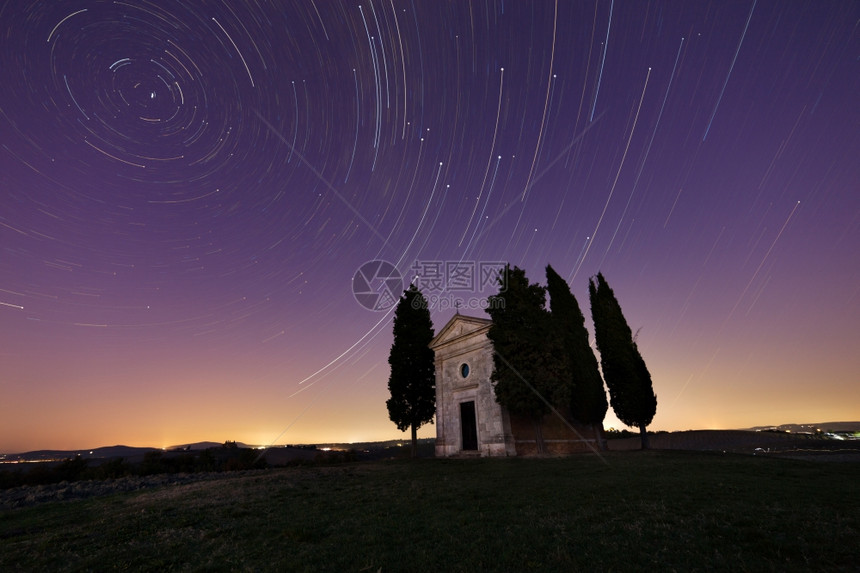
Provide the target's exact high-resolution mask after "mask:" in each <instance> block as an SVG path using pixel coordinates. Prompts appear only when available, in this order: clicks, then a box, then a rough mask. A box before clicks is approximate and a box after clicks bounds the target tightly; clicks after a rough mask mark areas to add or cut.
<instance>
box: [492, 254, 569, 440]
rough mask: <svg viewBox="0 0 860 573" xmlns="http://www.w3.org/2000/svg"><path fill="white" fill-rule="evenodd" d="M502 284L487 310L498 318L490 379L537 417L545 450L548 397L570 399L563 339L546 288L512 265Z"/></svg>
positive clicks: (501, 397) (499, 392)
mask: <svg viewBox="0 0 860 573" xmlns="http://www.w3.org/2000/svg"><path fill="white" fill-rule="evenodd" d="M499 287H500V288H499V293H498V294H496V295H493V296H491V297H490V299H489V305H488V306H489V308H488V309H487V313H488V314H489V315H490V318H492V319H493V325H492V326H491V327H490V330H489V332H488V333H487V336H488V337H489V339H490V340H491V341H492V343H493V349H494V353H493V373H492V376H491V378H490V379H491V380H492V382H493V389H494V391H495V395H496V401H497V402H498V403H499V404H501V405H502V406H504V407H505V408H507V409H508V410H509V411H510V412H511V413H514V414H518V415H522V416H524V417H527V418H529V419H531V421H532V423H533V425H534V430H535V441H536V443H537V449H538V452H543V451H544V442H543V435H542V433H541V420H542V418H543V417H544V416H545V415H546V414H547V413H549V412H550V408H549V406H548V405H547V402H548V403H549V404H553V405H555V404H557V403H559V402H561V401H564V400H566V399H568V398H569V394H565V388H564V387H563V384H562V383H563V382H564V380H565V379H566V367H567V365H566V362H565V361H563V360H561V359H560V357H561V356H562V345H561V341H560V340H559V338H558V337H557V336H554V328H553V324H552V321H551V320H550V315H549V313H548V312H547V310H546V308H545V305H546V289H545V288H544V287H542V286H540V285H539V284H536V283H535V284H529V281H528V278H527V277H526V273H525V271H523V270H522V269H520V268H517V267H514V268H513V269H511V268H510V265H506V266H505V268H504V270H503V271H502V273H501V275H500V277H499ZM544 400H546V402H545V401H544Z"/></svg>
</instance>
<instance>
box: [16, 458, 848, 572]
mask: <svg viewBox="0 0 860 573" xmlns="http://www.w3.org/2000/svg"><path fill="white" fill-rule="evenodd" d="M198 477H199V476H198ZM858 534H860V463H854V462H845V463H816V462H809V461H804V460H792V459H781V458H772V457H768V456H761V455H759V456H750V455H737V454H731V453H727V454H722V453H708V452H679V451H650V452H637V451H630V452H607V453H606V454H604V455H602V457H598V456H596V455H593V454H584V455H579V456H573V457H566V458H541V459H470V460H459V459H458V460H436V459H421V460H415V461H411V460H393V461H376V462H358V463H345V464H340V465H336V466H331V467H295V468H283V469H270V470H260V471H250V472H244V473H229V474H220V475H219V476H212V477H210V478H205V479H197V480H192V479H189V481H186V482H183V483H175V484H172V485H171V484H168V483H165V484H162V485H152V486H149V487H145V488H143V489H140V490H137V491H126V492H118V493H112V494H111V493H104V494H100V495H97V496H94V497H89V498H86V499H75V500H71V501H50V502H43V503H40V504H37V505H31V506H28V507H18V508H12V509H5V510H2V512H0V570H2V571H54V570H99V571H103V570H115V569H127V570H151V571H163V570H180V571H182V570H194V571H196V570H225V571H226V570H252V571H609V570H614V571H657V570H659V571H670V570H677V571H690V570H720V571H840V570H844V571H855V570H857V564H858V563H860V549H858V544H857V539H858V537H860V535H858Z"/></svg>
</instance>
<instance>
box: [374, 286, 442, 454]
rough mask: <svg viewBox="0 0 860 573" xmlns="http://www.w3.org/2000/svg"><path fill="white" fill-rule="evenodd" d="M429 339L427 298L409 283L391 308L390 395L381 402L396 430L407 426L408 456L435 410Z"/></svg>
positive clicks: (403, 429)
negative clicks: (410, 440) (410, 438)
mask: <svg viewBox="0 0 860 573" xmlns="http://www.w3.org/2000/svg"><path fill="white" fill-rule="evenodd" d="M432 339H433V322H432V321H431V320H430V310H429V309H428V306H427V299H425V298H424V295H423V294H421V291H420V290H419V289H418V288H417V287H416V286H415V285H411V286H410V287H409V289H408V290H406V291H404V292H403V296H402V297H401V298H400V301H399V302H398V303H397V308H396V309H395V310H394V342H393V343H392V345H391V352H390V354H389V356H388V363H389V364H390V365H391V375H390V376H389V378H388V390H389V392H390V393H391V398H389V399H388V401H387V402H386V403H385V404H386V406H387V407H388V417H389V418H390V419H391V421H392V422H394V424H395V425H396V426H397V429H398V430H400V431H401V432H405V431H406V430H408V429H410V428H411V430H412V457H415V456H416V455H417V452H418V449H417V447H418V446H417V439H418V435H417V433H418V428H420V427H421V426H423V425H424V424H426V423H428V422H431V421H432V420H433V416H434V415H435V413H436V357H435V354H434V353H433V350H431V349H430V346H429V344H430V341H431V340H432Z"/></svg>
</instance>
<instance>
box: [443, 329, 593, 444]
mask: <svg viewBox="0 0 860 573" xmlns="http://www.w3.org/2000/svg"><path fill="white" fill-rule="evenodd" d="M492 324H493V323H492V321H491V320H489V319H486V318H478V317H473V316H465V315H462V314H459V313H457V314H455V315H454V316H453V317H452V318H451V320H449V321H448V323H447V324H446V325H445V326H444V327H443V328H442V330H441V331H439V334H437V335H436V336H435V337H434V338H433V340H431V341H430V348H431V349H433V351H434V352H435V353H436V457H450V456H469V455H473V456H516V455H528V454H534V453H536V451H537V443H536V440H535V432H534V424H533V422H532V421H531V420H526V419H522V418H519V417H517V416H512V415H511V414H510V413H509V412H508V411H507V410H506V409H505V408H503V407H502V406H501V405H499V403H498V402H496V396H495V392H494V390H493V385H492V383H491V382H490V375H491V374H492V373H493V343H492V342H491V341H490V339H489V338H488V337H487V332H488V331H489V330H490V326H492ZM568 424H570V422H563V421H562V420H560V419H559V418H558V416H556V415H552V414H550V415H548V416H546V417H545V418H544V420H543V422H542V424H541V429H542V434H543V438H544V445H545V451H546V452H547V453H552V454H566V453H572V452H577V451H588V450H589V449H590V448H591V447H593V446H594V444H595V440H594V434H593V430H591V429H589V428H587V427H584V426H581V425H577V424H572V427H573V430H571V427H570V426H568ZM599 430H600V431H602V428H600V429H599ZM589 442H590V444H589Z"/></svg>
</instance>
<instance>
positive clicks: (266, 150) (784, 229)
mask: <svg viewBox="0 0 860 573" xmlns="http://www.w3.org/2000/svg"><path fill="white" fill-rule="evenodd" d="M0 66H2V67H1V68H0V69H2V71H3V82H2V83H0V126H2V127H0V197H2V201H0V452H17V451H25V450H34V449H42V448H63V449H78V448H90V447H96V446H102V445H112V444H125V445H133V446H170V445H176V444H182V443H189V442H196V441H202V440H212V441H224V440H238V441H242V442H246V443H252V444H270V443H277V444H283V443H315V442H317V443H318V442H326V441H338V442H352V441H365V440H383V439H391V438H396V437H399V436H401V435H403V434H401V433H400V432H398V431H397V429H396V428H395V427H394V425H393V424H392V423H391V422H390V421H389V420H388V415H387V411H386V408H385V400H386V398H387V396H388V390H387V378H388V363H387V357H388V351H389V348H390V346H391V342H392V335H391V315H392V313H390V312H384V311H383V312H379V311H372V310H368V309H367V308H364V307H363V306H362V305H361V304H359V302H358V301H357V300H356V298H355V296H354V295H353V276H354V274H355V273H356V271H357V269H359V267H361V266H362V264H363V263H365V262H367V261H371V260H385V261H389V262H391V263H392V264H394V265H395V266H396V267H397V269H398V270H399V271H400V272H401V274H402V275H403V276H404V277H406V278H407V280H408V279H409V278H410V277H412V276H414V274H415V272H416V271H415V270H413V267H415V268H416V269H419V270H418V271H417V272H418V273H419V274H421V273H424V274H423V275H422V277H426V276H427V272H429V271H428V270H427V269H430V268H433V264H434V263H440V262H441V263H445V262H448V263H466V264H474V265H475V268H476V269H477V268H478V267H479V266H480V265H481V264H482V263H494V262H499V261H509V262H510V263H511V264H514V265H517V266H520V267H522V268H524V269H526V272H527V274H528V276H529V278H530V279H531V280H532V281H539V282H541V283H543V282H545V278H544V276H543V274H544V267H545V266H546V265H547V264H548V263H551V264H552V265H553V267H554V268H555V269H556V270H557V271H558V272H559V274H561V275H562V276H564V277H566V278H567V279H568V280H569V282H570V284H571V286H572V290H573V293H574V294H575V295H576V297H577V299H578V300H579V303H580V305H581V306H582V308H583V311H584V313H585V315H586V319H587V325H588V327H589V330H591V331H592V332H593V329H592V325H591V323H590V312H589V310H588V299H587V284H588V278H589V277H590V276H592V275H594V274H595V273H597V272H598V271H602V272H603V274H604V276H605V277H606V278H607V280H608V281H609V284H610V285H611V286H612V287H613V289H614V291H615V294H616V296H617V297H618V299H619V301H620V303H621V306H622V309H623V310H624V312H625V315H626V317H627V320H628V322H629V324H630V326H631V328H632V329H633V330H634V331H635V332H636V331H638V338H637V340H638V344H639V347H640V350H641V351H642V354H643V356H644V358H645V361H646V363H647V364H648V367H649V369H650V371H651V374H652V378H653V385H654V389H655V392H656V394H657V398H658V406H657V415H656V417H655V418H654V421H653V423H652V425H651V428H652V429H654V430H685V429H698V428H740V427H749V426H753V425H764V424H780V423H807V422H824V421H831V420H857V419H860V392H858V382H860V351H858V349H860V256H858V252H860V105H858V104H860V3H858V2H856V1H854V0H833V1H828V2H817V1H800V0H798V1H792V2H784V1H774V0H771V1H768V0H750V1H739V2H724V1H714V2H689V1H687V0H683V1H675V2H672V1H662V0H654V1H650V2H643V1H638V0H637V1H629V0H600V1H571V2H568V1H564V2H552V1H529V2H517V1H511V0H508V1H493V0H488V1H486V2H437V1H435V0H432V1H431V0H411V1H403V0H376V1H369V0H368V1H350V2H335V1H331V2H329V1H316V2H314V1H313V0H302V1H283V2H281V1H278V2H274V1H271V2H270V1H266V0H258V1H255V2H200V1H187V2H186V1H183V2H178V1H177V2H173V1H162V0H154V1H149V2H129V3H123V2H113V1H104V0H76V1H58V2H36V1H23V0H21V1H19V0H14V1H6V2H2V3H0ZM416 263H417V265H416ZM443 268H444V264H443ZM476 272H477V271H476ZM450 278H451V281H450V285H449V284H448V283H445V284H444V285H443V286H446V287H450V288H445V289H444V290H442V291H438V292H431V293H429V294H435V295H437V296H438V298H435V299H434V300H435V301H436V307H435V308H434V309H433V311H432V318H433V321H434V324H435V327H436V329H437V332H438V330H439V329H441V327H442V326H443V325H444V324H445V322H446V321H447V320H448V319H449V318H450V317H451V315H452V314H453V312H454V310H453V308H451V305H450V303H451V302H452V301H453V300H454V297H457V298H460V299H461V300H462V301H463V303H462V308H461V312H463V313H466V314H473V315H476V316H486V314H485V313H484V312H483V311H482V310H480V309H479V308H470V305H472V306H475V305H477V304H478V302H479V301H480V300H482V299H484V298H485V297H486V296H487V295H488V294H492V292H491V290H492V289H491V288H489V287H487V286H485V285H483V284H482V283H481V281H480V277H479V276H476V277H475V278H476V280H475V284H474V285H466V286H465V287H464V284H463V283H462V282H459V283H458V282H456V281H455V280H453V277H450ZM461 278H462V277H461ZM419 280H423V279H419ZM428 284H429V283H428ZM466 287H468V288H466ZM443 306H445V308H443ZM604 424H605V426H606V427H616V428H620V427H623V426H622V425H621V424H620V423H619V422H618V421H617V419H615V417H614V416H613V415H612V412H611V410H610V412H609V414H608V415H607V418H606V420H605V422H604ZM419 435H421V436H425V437H429V436H433V435H435V428H434V427H433V426H427V427H425V428H423V429H422V430H421V431H420V433H419Z"/></svg>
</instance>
